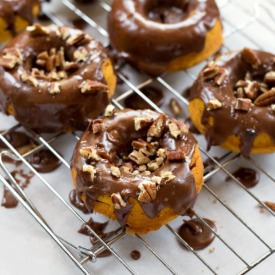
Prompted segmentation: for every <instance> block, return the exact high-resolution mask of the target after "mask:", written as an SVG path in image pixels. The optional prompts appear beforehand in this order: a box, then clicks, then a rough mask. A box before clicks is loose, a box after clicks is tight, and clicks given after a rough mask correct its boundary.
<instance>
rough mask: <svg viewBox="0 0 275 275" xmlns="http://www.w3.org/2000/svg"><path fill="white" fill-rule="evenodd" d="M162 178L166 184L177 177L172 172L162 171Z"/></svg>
mask: <svg viewBox="0 0 275 275" xmlns="http://www.w3.org/2000/svg"><path fill="white" fill-rule="evenodd" d="M160 176H161V178H163V179H164V180H165V182H169V181H171V180H173V179H174V178H175V177H176V176H175V175H173V173H172V172H171V171H161V172H160Z"/></svg>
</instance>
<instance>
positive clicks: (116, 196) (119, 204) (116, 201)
mask: <svg viewBox="0 0 275 275" xmlns="http://www.w3.org/2000/svg"><path fill="white" fill-rule="evenodd" d="M111 199H112V203H113V205H114V208H115V209H117V210H119V209H121V208H123V207H125V206H126V202H125V201H124V200H123V198H122V196H121V195H120V193H113V194H112V195H111Z"/></svg>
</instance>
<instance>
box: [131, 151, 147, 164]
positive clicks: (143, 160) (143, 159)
mask: <svg viewBox="0 0 275 275" xmlns="http://www.w3.org/2000/svg"><path fill="white" fill-rule="evenodd" d="M129 159H130V160H132V161H133V162H135V163H136V164H138V165H142V164H147V163H148V162H150V159H149V158H148V157H147V156H145V155H144V154H143V153H142V152H140V151H136V150H134V151H133V152H131V153H130V155H129Z"/></svg>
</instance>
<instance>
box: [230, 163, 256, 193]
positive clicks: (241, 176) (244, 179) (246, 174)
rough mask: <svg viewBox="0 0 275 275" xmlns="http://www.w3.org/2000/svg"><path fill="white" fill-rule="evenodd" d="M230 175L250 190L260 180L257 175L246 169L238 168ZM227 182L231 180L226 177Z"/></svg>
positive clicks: (254, 171) (250, 169) (252, 170)
mask: <svg viewBox="0 0 275 275" xmlns="http://www.w3.org/2000/svg"><path fill="white" fill-rule="evenodd" d="M232 175H233V176H234V177H235V178H237V179H238V180H239V181H240V182H241V183H242V184H243V185H244V186H245V187H246V188H252V187H254V186H256V185H257V184H258V182H259V180H260V175H259V173H258V172H257V171H256V170H254V169H252V168H248V167H240V168H238V169H237V170H236V171H234V172H233V173H232ZM227 180H231V178H230V177H229V176H228V177H227Z"/></svg>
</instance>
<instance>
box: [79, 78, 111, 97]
mask: <svg viewBox="0 0 275 275" xmlns="http://www.w3.org/2000/svg"><path fill="white" fill-rule="evenodd" d="M79 88H80V90H81V93H83V94H84V93H95V92H99V91H104V92H106V91H107V90H108V86H107V85H105V84H103V83H101V82H98V81H95V80H85V81H83V82H82V83H81V84H80V85H79Z"/></svg>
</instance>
